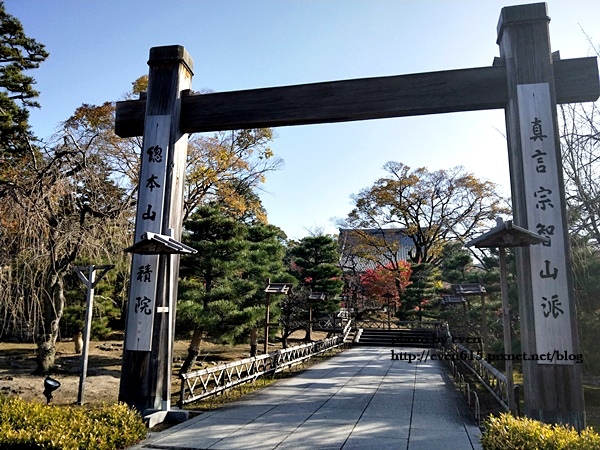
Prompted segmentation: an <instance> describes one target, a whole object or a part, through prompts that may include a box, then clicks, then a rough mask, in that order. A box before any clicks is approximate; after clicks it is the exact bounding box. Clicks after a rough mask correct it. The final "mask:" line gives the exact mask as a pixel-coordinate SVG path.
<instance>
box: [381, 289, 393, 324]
mask: <svg viewBox="0 0 600 450" xmlns="http://www.w3.org/2000/svg"><path fill="white" fill-rule="evenodd" d="M383 298H385V301H386V303H385V306H386V309H387V318H388V319H387V322H388V330H391V329H392V327H391V324H390V301H391V300H392V298H394V294H392V293H391V292H390V291H387V292H386V293H385V294H383Z"/></svg>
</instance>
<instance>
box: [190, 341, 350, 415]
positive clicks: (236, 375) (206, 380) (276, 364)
mask: <svg viewBox="0 0 600 450" xmlns="http://www.w3.org/2000/svg"><path fill="white" fill-rule="evenodd" d="M343 345H344V335H337V336H333V337H330V338H327V339H322V340H320V341H315V342H309V343H306V344H302V345H298V346H295V347H290V348H287V349H282V350H278V351H276V352H273V353H268V354H265V355H259V356H254V357H251V358H245V359H241V360H239V361H234V362H230V363H226V364H220V365H218V366H214V367H209V368H207V369H200V370H195V371H193V372H188V373H184V374H181V375H180V378H181V392H180V397H179V402H178V404H179V407H180V408H181V407H183V405H185V404H188V403H192V402H195V401H198V400H202V399H204V398H207V397H210V396H212V395H216V394H219V393H221V392H224V391H226V390H228V389H231V388H233V387H235V386H238V385H240V384H244V383H249V382H254V381H255V380H256V379H257V378H258V377H260V376H264V375H267V374H271V375H274V374H276V373H278V372H281V371H283V370H284V369H285V368H286V367H289V368H291V367H292V366H295V365H297V364H300V363H302V362H303V361H305V360H307V359H310V358H312V357H313V356H316V355H318V354H320V353H323V352H326V351H328V350H332V349H334V348H337V347H341V346H343Z"/></svg>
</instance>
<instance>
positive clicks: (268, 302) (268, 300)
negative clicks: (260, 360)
mask: <svg viewBox="0 0 600 450" xmlns="http://www.w3.org/2000/svg"><path fill="white" fill-rule="evenodd" d="M269 283H271V281H270V280H269V282H268V283H267V285H269ZM270 308H271V294H268V293H267V295H266V296H265V345H264V352H263V353H264V354H265V355H266V354H267V353H269V320H270V317H269V314H270V311H269V310H270Z"/></svg>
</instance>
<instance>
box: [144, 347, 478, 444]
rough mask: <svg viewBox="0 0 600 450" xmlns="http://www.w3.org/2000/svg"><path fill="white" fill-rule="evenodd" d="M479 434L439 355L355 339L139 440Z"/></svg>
mask: <svg viewBox="0 0 600 450" xmlns="http://www.w3.org/2000/svg"><path fill="white" fill-rule="evenodd" d="M394 351H395V353H398V352H399V351H403V352H407V351H410V352H413V353H415V354H421V352H422V349H408V348H403V349H399V348H395V349H394ZM479 434H480V430H479V428H478V427H477V426H476V424H475V421H474V419H473V418H472V414H471V413H470V411H469V410H468V408H467V406H466V403H465V400H464V398H463V397H462V395H461V394H460V392H459V391H458V389H457V388H456V387H455V386H454V385H453V383H452V381H451V379H450V377H449V375H448V372H447V368H446V367H444V366H443V364H442V363H441V362H440V361H431V360H428V361H426V362H416V361H412V362H408V360H406V359H404V360H392V358H391V349H389V348H383V347H356V348H352V349H349V350H346V351H344V352H343V353H341V354H338V355H336V356H334V357H332V358H330V359H328V360H327V361H324V362H322V363H319V364H316V365H315V366H312V367H311V368H309V369H307V370H306V371H304V372H302V373H299V374H298V375H296V376H294V377H292V378H288V379H284V380H279V381H278V382H276V383H275V384H273V385H271V386H269V387H267V388H265V389H261V390H258V391H255V392H253V393H252V394H249V395H248V396H246V397H244V398H243V399H242V400H239V401H236V402H232V403H230V404H228V405H226V406H224V407H222V408H220V409H218V410H215V411H210V412H207V413H204V414H202V415H200V416H198V417H196V418H194V419H191V420H189V421H187V422H184V423H182V424H180V425H177V426H175V427H173V428H171V429H169V430H166V431H164V432H162V433H157V434H156V435H154V436H152V437H150V438H148V439H147V440H146V441H144V442H142V443H141V444H140V445H138V446H137V447H136V448H137V449H190V450H191V449H222V450H225V449H244V450H247V449H278V450H279V449H344V450H349V449H402V450H404V449H407V450H420V449H423V450H436V449H447V448H453V449H459V450H460V449H480V448H481V446H480V444H479V437H478V436H479Z"/></svg>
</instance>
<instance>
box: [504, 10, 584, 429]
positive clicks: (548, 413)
mask: <svg viewBox="0 0 600 450" xmlns="http://www.w3.org/2000/svg"><path fill="white" fill-rule="evenodd" d="M549 20H550V19H549V18H548V16H547V11H546V4H545V3H536V4H530V5H522V6H513V7H506V8H503V9H502V12H501V15H500V21H499V23H498V44H499V46H500V56H501V58H502V59H503V62H504V64H505V66H506V73H507V85H508V103H507V106H506V124H507V126H506V129H507V135H508V148H509V160H510V176H511V191H512V202H513V214H514V221H515V223H517V224H519V226H521V227H524V228H526V229H529V230H531V231H535V232H537V233H538V234H540V235H542V236H547V237H549V238H550V241H549V242H548V243H546V244H544V245H537V246H533V247H523V248H519V249H518V251H517V270H518V279H519V283H518V285H519V308H520V315H521V342H522V351H523V352H524V361H523V372H524V373H523V378H524V391H525V414H526V415H527V416H529V417H531V418H533V419H537V420H540V421H543V422H547V423H564V424H569V425H572V426H574V427H575V428H576V429H578V430H581V429H582V428H584V427H585V410H584V399H583V386H582V379H581V364H576V363H575V361H574V359H575V355H576V354H578V353H579V342H578V332H577V316H576V312H575V302H574V290H573V279H572V268H571V261H570V249H569V236H568V229H567V224H566V208H565V198H564V183H563V177H562V163H561V152H560V141H559V136H558V126H557V114H556V93H555V85H554V69H553V58H552V54H551V49H550V40H549V33H548V22H549ZM509 351H510V349H508V350H507V352H509ZM529 358H532V359H529Z"/></svg>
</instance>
